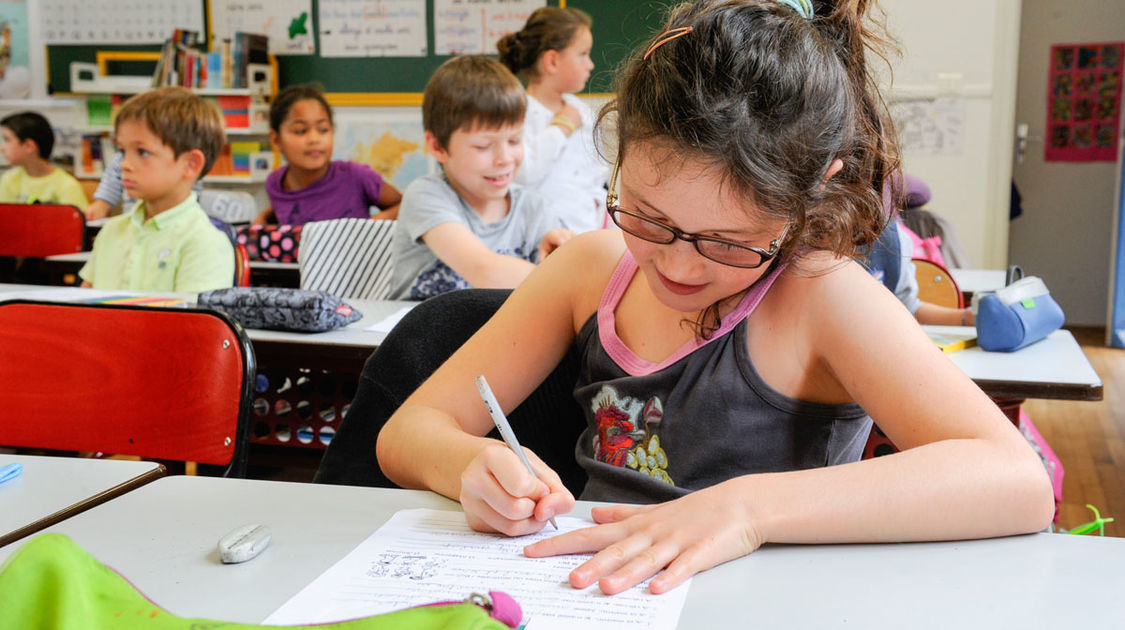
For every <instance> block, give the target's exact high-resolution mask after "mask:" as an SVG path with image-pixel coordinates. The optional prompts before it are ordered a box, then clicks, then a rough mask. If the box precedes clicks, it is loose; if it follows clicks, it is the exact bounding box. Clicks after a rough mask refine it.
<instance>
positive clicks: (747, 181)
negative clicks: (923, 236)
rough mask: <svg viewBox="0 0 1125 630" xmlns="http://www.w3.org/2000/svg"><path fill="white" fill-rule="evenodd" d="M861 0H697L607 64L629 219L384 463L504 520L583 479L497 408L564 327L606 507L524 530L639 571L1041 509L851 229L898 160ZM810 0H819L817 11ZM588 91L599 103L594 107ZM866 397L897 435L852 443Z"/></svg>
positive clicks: (417, 402)
mask: <svg viewBox="0 0 1125 630" xmlns="http://www.w3.org/2000/svg"><path fill="white" fill-rule="evenodd" d="M871 4H873V3H872V2H869V1H867V0H847V1H845V0H840V1H839V2H832V1H821V0H818V1H816V2H812V3H810V2H808V1H807V0H700V1H698V2H695V3H693V4H690V5H686V6H681V7H679V8H677V9H674V10H673V12H672V13H671V16H670V18H669V20H668V23H667V26H666V29H665V30H664V32H662V33H660V34H658V35H656V36H655V37H654V38H652V40H651V41H650V43H649V44H648V45H647V46H645V47H644V49H642V50H641V51H640V52H638V53H637V54H635V55H634V56H633V57H632V58H631V59H630V61H629V62H628V64H627V66H626V67H625V68H624V69H623V71H622V74H621V76H620V77H619V81H618V89H617V99H616V101H615V102H613V103H611V105H610V106H609V112H608V113H611V114H615V115H616V132H617V134H616V135H617V142H618V147H617V149H618V150H617V156H616V165H615V167H614V171H613V175H612V176H611V178H610V192H609V198H608V200H607V206H608V211H609V214H610V216H611V217H612V218H613V220H614V222H615V223H617V225H618V226H619V227H620V228H621V231H620V232H616V231H598V232H594V233H590V234H584V235H580V236H578V237H576V238H574V239H572V240H571V241H569V242H568V243H566V244H565V245H563V246H562V247H560V248H559V249H558V250H557V251H556V252H555V253H554V254H552V255H551V256H550V257H548V258H547V259H546V260H545V261H544V262H543V264H542V265H540V266H539V267H538V268H537V269H536V270H535V271H534V272H533V273H532V274H531V275H530V276H529V277H528V278H527V280H525V281H524V282H523V283H522V284H521V285H520V286H519V287H518V288H517V289H516V290H515V291H514V292H513V293H512V295H511V297H509V298H508V300H507V301H506V302H505V303H504V305H503V306H502V307H501V308H500V310H499V311H498V312H497V313H496V315H495V316H493V318H492V319H491V320H490V321H489V322H488V323H487V324H485V325H484V326H483V327H482V328H481V329H480V330H479V331H478V332H477V334H476V335H474V336H473V337H472V338H471V339H470V340H469V341H468V342H467V343H466V344H465V345H464V346H463V347H462V348H461V349H460V350H459V351H457V353H455V354H454V355H453V356H452V357H451V358H450V360H449V361H447V362H446V363H445V364H444V365H442V367H441V368H440V369H439V370H438V371H437V372H435V373H434V375H433V376H432V377H431V378H430V379H429V380H427V381H426V382H425V383H424V384H423V385H422V386H421V387H420V388H419V389H418V390H417V391H416V392H415V393H414V394H413V395H412V396H410V398H408V399H407V400H406V401H405V403H404V404H403V405H402V406H401V407H400V408H399V410H398V411H397V412H396V413H395V414H394V415H393V416H392V417H391V418H390V420H389V421H388V423H387V425H386V426H385V427H384V429H383V430H382V432H381V433H380V435H379V439H378V443H377V448H376V450H377V454H378V458H379V463H380V465H381V466H382V468H383V471H384V472H385V473H386V474H387V476H388V477H389V478H390V479H392V480H394V481H395V482H396V483H398V484H400V485H404V486H408V487H414V488H429V489H432V490H435V491H437V492H439V493H441V494H444V495H446V496H448V497H453V498H457V499H459V500H460V501H461V504H462V506H463V508H464V510H465V513H466V517H467V519H468V521H469V523H470V525H472V526H473V527H474V528H476V529H479V530H488V531H498V532H502V533H504V534H507V535H512V536H516V535H521V534H526V533H529V532H534V531H538V530H539V529H541V528H542V527H543V525H544V523H545V522H546V521H547V519H548V518H549V517H551V516H554V515H556V514H563V513H565V512H567V511H569V510H570V509H571V508H572V507H573V505H574V497H573V496H572V495H571V494H570V493H569V492H568V491H567V490H566V488H565V486H563V485H562V484H561V483H560V482H559V481H558V476H557V475H555V474H554V473H553V472H552V470H551V469H549V468H548V467H547V466H546V465H544V464H543V463H542V461H541V460H538V459H537V458H536V457H534V456H533V455H534V454H533V453H531V454H529V457H531V460H532V462H533V466H534V467H535V468H536V473H537V476H538V478H535V477H532V476H531V475H529V474H528V473H527V472H526V470H525V469H524V467H523V466H522V464H521V463H520V460H519V458H517V457H516V455H515V454H514V453H513V452H511V451H510V450H509V449H508V448H507V447H506V446H505V445H504V444H503V443H502V442H499V441H496V440H490V439H486V438H483V437H480V436H484V435H485V434H486V433H487V432H488V430H489V429H490V428H491V426H492V423H491V421H490V419H489V416H488V413H487V412H486V410H485V407H484V405H483V404H481V402H480V400H479V398H478V396H477V392H476V389H475V387H474V384H473V379H474V377H476V376H477V375H478V374H484V375H485V376H486V378H487V379H488V381H489V383H490V384H491V385H492V388H493V390H494V391H495V393H496V396H497V398H498V399H499V401H500V404H501V405H502V406H503V407H504V409H505V410H506V411H508V410H511V409H512V408H514V407H515V406H516V405H517V404H519V403H520V401H522V400H524V399H525V398H526V397H527V396H528V395H529V393H531V392H532V391H533V390H534V389H535V388H536V386H537V385H539V383H540V382H541V381H542V380H543V379H544V378H545V377H546V376H547V375H548V374H549V373H550V372H551V370H552V368H553V367H554V366H555V364H556V363H558V362H559V360H560V359H561V358H562V357H563V356H564V355H565V354H566V352H567V350H568V348H569V347H570V346H571V344H576V346H577V349H578V351H579V353H580V355H581V361H582V366H581V369H580V375H579V378H578V382H577V383H576V384H575V387H574V395H575V398H576V400H577V401H578V404H579V406H580V407H581V408H583V409H584V411H585V414H586V426H587V428H586V431H585V432H584V433H583V434H582V436H581V438H580V441H579V444H578V447H577V449H576V454H577V457H578V459H579V462H580V463H581V464H582V466H583V468H584V469H585V470H586V472H587V473H588V476H589V481H588V483H587V485H586V487H585V490H584V491H583V492H582V494H581V498H582V499H589V500H597V501H613V502H629V503H644V504H647V505H640V506H637V505H617V506H608V507H598V508H595V509H594V510H593V517H594V520H595V521H596V522H597V523H599V525H598V526H596V527H592V528H588V529H584V530H580V531H576V532H572V533H568V534H565V535H561V536H556V537H553V538H549V539H545V540H543V541H540V542H538V543H536V544H533V545H529V546H528V547H527V548H526V549H525V553H526V554H527V555H528V556H549V555H556V554H574V553H593V554H594V555H593V557H592V558H590V559H589V560H587V561H585V562H584V563H582V564H581V565H580V566H578V567H577V568H576V569H574V570H573V571H572V572H571V573H570V576H569V579H570V583H571V584H572V585H573V586H574V587H576V588H586V587H588V586H590V585H592V584H594V583H597V584H598V585H599V587H600V588H601V590H602V591H603V592H605V593H607V594H613V593H618V592H620V591H622V590H625V589H627V588H630V587H631V586H633V585H635V584H638V583H640V582H641V581H643V580H645V579H647V578H649V577H652V576H654V575H656V574H657V573H659V575H656V577H655V578H653V579H652V581H651V582H650V583H649V588H650V590H651V591H652V592H654V593H662V592H665V591H667V590H669V589H671V588H673V587H675V586H676V585H678V584H680V583H681V582H683V581H684V580H685V579H687V578H688V577H690V576H691V575H693V574H695V573H697V572H699V571H703V570H705V569H708V568H710V567H713V566H715V565H717V564H720V563H722V562H725V561H727V560H730V559H733V558H737V557H739V556H742V555H745V554H748V553H751V552H752V551H754V550H755V549H756V548H758V547H759V546H760V545H762V544H763V543H766V542H780V543H843V542H876V541H909V540H941V539H963V538H975V537H987V536H1001V535H1007V534H1015V533H1023V532H1033V531H1036V530H1040V529H1042V528H1044V527H1046V525H1047V524H1048V523H1049V522H1050V520H1051V516H1052V512H1053V502H1052V496H1051V487H1050V484H1049V482H1048V479H1047V475H1046V473H1045V471H1044V469H1043V466H1042V465H1041V464H1040V462H1039V461H1038V459H1037V457H1036V455H1035V454H1034V453H1033V452H1032V450H1031V449H1030V448H1029V446H1028V445H1027V443H1026V442H1025V441H1024V440H1023V438H1022V437H1021V436H1020V435H1019V433H1018V432H1017V430H1016V429H1015V428H1014V427H1013V425H1012V423H1011V422H1009V421H1008V420H1007V419H1006V418H1005V417H1004V415H1003V414H1002V413H1001V412H1000V410H999V408H998V407H997V406H996V405H995V404H993V403H992V401H991V400H989V398H988V397H987V396H985V395H984V394H983V393H982V392H981V391H980V389H978V388H977V387H976V386H975V385H974V384H973V383H972V381H970V380H969V379H968V378H967V377H966V376H965V375H964V373H963V372H961V371H960V370H959V369H957V368H956V367H955V366H954V365H953V364H952V363H951V362H950V361H949V360H948V359H947V358H945V356H944V355H943V354H942V353H941V352H938V351H936V350H935V349H934V347H933V343H932V342H931V341H930V340H929V339H928V338H927V336H926V335H925V334H924V333H923V331H922V330H921V329H920V328H919V327H918V325H917V323H916V322H915V321H914V320H913V319H912V318H911V316H910V313H909V312H907V310H906V309H905V308H904V307H903V306H902V305H901V304H900V303H899V302H898V301H897V300H896V299H895V297H894V296H893V295H892V294H891V293H890V292H888V291H886V290H885V289H883V288H882V287H880V286H879V284H878V282H877V281H876V280H875V279H874V278H873V277H872V276H871V275H870V274H869V273H868V272H867V271H865V270H864V269H863V268H862V267H861V266H860V265H858V264H857V263H855V262H854V261H853V260H852V259H851V256H852V255H854V253H855V250H856V249H857V247H860V246H863V245H867V244H869V243H870V242H872V241H873V240H874V238H875V236H876V234H877V233H878V232H879V231H880V229H881V228H882V226H883V225H884V223H885V220H886V219H885V218H884V216H883V211H882V207H881V206H882V204H881V200H880V191H881V189H882V184H883V179H884V178H885V177H886V176H887V174H888V173H890V172H892V171H893V170H894V168H895V166H896V162H897V161H896V159H895V156H894V153H893V144H892V143H891V139H890V138H889V137H888V136H889V135H890V134H889V131H888V130H889V127H888V121H887V118H886V117H885V109H884V108H883V107H882V104H881V100H880V98H879V96H878V94H877V92H875V91H874V89H873V87H872V80H871V75H870V74H869V71H868V68H867V66H866V64H865V60H864V51H865V48H866V47H868V46H874V45H875V44H876V41H875V39H874V38H872V36H871V34H870V33H869V31H868V30H867V27H868V26H869V25H870V24H871V23H869V22H868V23H865V19H866V18H865V13H866V12H867V10H868V8H869V6H870V5H871ZM813 7H815V12H814V11H813ZM603 115H604V114H603ZM872 419H874V420H875V421H876V422H878V424H879V426H880V427H881V428H882V429H883V430H884V431H885V433H886V434H887V436H888V437H890V438H891V440H893V441H894V443H895V444H896V445H897V446H898V447H900V448H901V449H902V452H900V453H896V454H893V455H889V456H885V457H879V458H876V459H870V460H863V461H857V460H859V458H860V455H861V451H862V448H863V445H864V442H865V441H866V438H867V435H868V432H869V429H870V426H871V421H872Z"/></svg>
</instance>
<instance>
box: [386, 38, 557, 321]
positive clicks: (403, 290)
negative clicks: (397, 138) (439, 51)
mask: <svg viewBox="0 0 1125 630" xmlns="http://www.w3.org/2000/svg"><path fill="white" fill-rule="evenodd" d="M526 109H527V100H526V96H525V94H524V89H523V86H522V85H520V82H519V80H518V79H516V77H515V75H513V74H512V73H511V72H510V71H509V70H508V69H507V68H505V67H504V66H503V65H502V64H501V63H500V62H498V61H496V60H494V59H489V58H487V57H483V56H463V57H454V58H453V59H450V60H449V61H446V62H445V63H443V64H442V65H441V67H440V68H438V69H437V71H436V72H434V75H433V76H432V77H431V78H430V81H429V83H427V84H426V91H425V93H424V94H423V97H422V125H423V127H424V128H425V130H426V149H427V150H428V151H429V152H430V154H432V155H433V156H434V159H436V160H437V161H438V163H440V164H441V166H442V173H441V174H438V175H427V176H424V177H420V178H418V179H416V180H414V182H413V183H411V184H410V186H409V187H407V189H406V192H405V193H403V197H402V205H401V207H400V209H399V215H398V222H397V224H396V225H395V237H394V238H395V242H394V254H395V275H394V279H393V280H392V282H391V284H392V290H391V296H392V297H393V298H395V299H408V300H424V299H426V298H428V297H432V296H434V295H438V294H439V293H445V292H447V291H453V290H456V289H464V288H469V287H477V288H513V287H515V286H516V285H517V284H519V283H520V281H522V280H523V279H524V278H525V277H527V275H528V274H529V273H531V270H532V269H534V268H535V263H536V262H537V261H538V260H539V259H541V258H542V257H544V256H546V255H547V254H548V253H550V252H551V251H552V250H554V248H555V247H558V246H559V245H560V244H561V243H562V242H564V241H565V240H567V239H568V238H570V236H572V234H571V232H570V231H569V230H566V229H563V228H562V227H561V226H562V223H561V221H560V220H559V219H558V217H557V216H555V214H554V213H553V212H552V211H550V210H549V208H548V204H547V202H546V201H545V200H544V199H543V198H542V197H541V196H539V194H538V193H536V192H535V191H534V190H531V189H528V188H523V187H521V186H519V185H518V184H515V183H513V181H512V180H513V178H514V176H515V173H516V170H517V169H518V168H519V165H520V162H521V161H522V160H523V117H524V113H525V111H526Z"/></svg>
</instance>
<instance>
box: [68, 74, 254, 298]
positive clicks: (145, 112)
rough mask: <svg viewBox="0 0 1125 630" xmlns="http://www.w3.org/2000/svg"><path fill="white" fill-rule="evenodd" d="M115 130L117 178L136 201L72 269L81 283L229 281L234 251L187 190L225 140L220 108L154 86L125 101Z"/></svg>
mask: <svg viewBox="0 0 1125 630" xmlns="http://www.w3.org/2000/svg"><path fill="white" fill-rule="evenodd" d="M115 127H116V137H117V146H118V147H119V148H120V149H121V152H122V155H123V159H122V162H121V173H122V183H123V184H124V186H125V191H126V192H127V193H128V194H129V196H130V197H133V198H135V199H139V200H140V201H138V202H137V204H136V205H134V206H133V209H132V210H131V211H130V212H128V213H127V214H123V215H121V216H119V217H114V218H113V219H110V220H109V222H108V223H106V225H105V227H103V228H102V230H101V232H99V233H98V237H97V239H96V240H95V241H94V251H93V252H92V253H91V255H90V260H89V262H87V263H86V265H85V266H84V267H83V268H82V270H81V271H79V272H78V275H79V276H81V277H82V280H83V282H82V286H92V287H94V288H95V289H110V290H115V289H128V290H135V291H177V292H181V293H199V292H202V291H207V290H210V289H219V288H223V287H229V286H231V285H232V284H233V283H234V249H233V247H232V246H231V243H230V240H229V239H228V238H227V237H226V236H225V235H223V233H222V232H219V231H218V230H216V229H215V228H214V226H213V225H212V224H211V221H210V220H209V219H208V218H207V215H206V214H205V213H204V212H203V209H202V208H200V207H199V201H198V199H197V198H196V195H195V193H194V192H192V186H193V185H194V184H195V181H196V180H197V179H199V178H201V177H203V176H204V175H206V174H207V172H208V171H209V170H211V166H212V165H213V164H214V163H215V158H216V157H217V156H218V155H219V151H220V150H221V149H222V147H223V143H224V142H225V140H226V139H225V134H224V133H223V122H222V118H221V117H220V115H219V112H218V110H216V109H215V108H214V107H213V106H212V105H210V104H208V103H206V102H204V101H203V100H202V99H200V98H199V97H198V96H196V95H195V94H193V93H191V92H190V91H189V90H186V89H184V88H179V87H165V88H158V89H155V90H151V91H148V92H144V93H142V94H138V95H136V96H134V97H132V98H130V99H129V100H128V101H126V102H125V104H124V105H123V106H122V107H121V111H119V112H118V113H117V119H116V122H115Z"/></svg>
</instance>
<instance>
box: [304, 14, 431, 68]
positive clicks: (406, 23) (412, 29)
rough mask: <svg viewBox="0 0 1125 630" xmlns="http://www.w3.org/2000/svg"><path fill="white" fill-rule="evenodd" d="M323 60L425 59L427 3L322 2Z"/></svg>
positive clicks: (427, 48)
mask: <svg viewBox="0 0 1125 630" xmlns="http://www.w3.org/2000/svg"><path fill="white" fill-rule="evenodd" d="M319 8H320V14H319V16H318V17H319V20H320V24H319V25H318V28H320V56H321V57H425V56H426V53H427V52H428V51H429V46H428V44H427V40H426V3H425V2H420V1H419V0H320V3H319Z"/></svg>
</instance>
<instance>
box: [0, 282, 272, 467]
mask: <svg viewBox="0 0 1125 630" xmlns="http://www.w3.org/2000/svg"><path fill="white" fill-rule="evenodd" d="M254 374H255V361H254V351H253V349H252V348H251V346H250V341H249V339H248V338H247V336H246V333H245V332H244V331H243V330H242V327H241V326H239V325H238V324H237V323H236V322H234V320H232V319H231V318H230V317H228V316H227V315H226V314H224V313H220V312H218V311H211V310H207V309H180V308H153V307H142V306H127V305H105V304H76V303H50V302H34V301H26V300H16V301H10V302H0V383H3V386H2V387H0V417H2V418H3V419H4V422H3V426H4V430H3V431H2V432H0V444H2V445H5V446H13V447H24V448H41V449H53V450H64V451H90V452H104V453H112V454H118V455H135V456H138V457H142V458H146V459H157V460H170V461H179V462H198V463H200V464H202V465H204V466H201V467H200V468H201V469H202V470H203V471H204V472H208V473H212V474H221V475H224V476H226V475H229V476H244V475H245V470H246V444H247V440H248V437H249V422H250V404H251V399H252V395H253V384H254ZM188 468H190V467H188Z"/></svg>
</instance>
